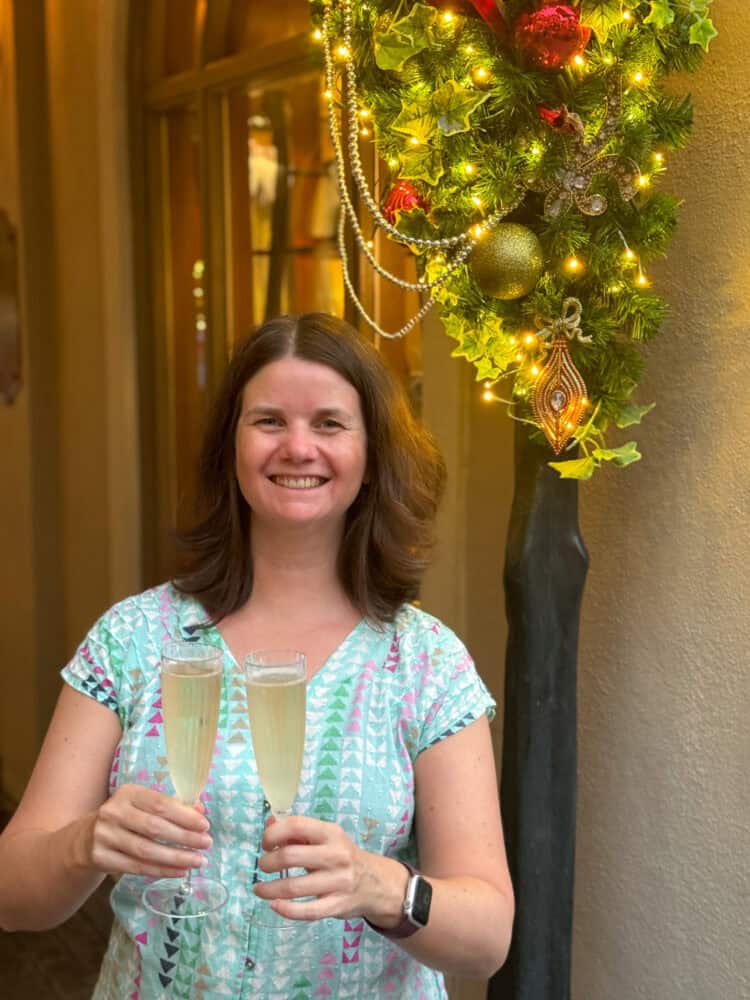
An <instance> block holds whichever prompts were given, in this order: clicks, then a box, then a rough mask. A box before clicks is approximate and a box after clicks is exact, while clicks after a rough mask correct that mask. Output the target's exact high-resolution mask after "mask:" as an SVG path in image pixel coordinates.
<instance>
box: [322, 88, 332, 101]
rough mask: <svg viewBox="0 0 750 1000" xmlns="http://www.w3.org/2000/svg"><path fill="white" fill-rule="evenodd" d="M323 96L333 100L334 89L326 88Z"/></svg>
mask: <svg viewBox="0 0 750 1000" xmlns="http://www.w3.org/2000/svg"><path fill="white" fill-rule="evenodd" d="M323 97H324V98H325V99H326V100H327V101H331V100H333V91H332V90H324V91H323Z"/></svg>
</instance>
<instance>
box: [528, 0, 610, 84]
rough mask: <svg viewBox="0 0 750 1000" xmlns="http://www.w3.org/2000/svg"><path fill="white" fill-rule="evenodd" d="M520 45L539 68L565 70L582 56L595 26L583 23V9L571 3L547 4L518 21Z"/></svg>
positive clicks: (531, 61)
mask: <svg viewBox="0 0 750 1000" xmlns="http://www.w3.org/2000/svg"><path fill="white" fill-rule="evenodd" d="M514 37H515V42H516V46H517V47H518V48H519V49H520V51H521V52H523V54H524V56H525V57H526V60H527V61H528V62H529V63H530V64H531V65H532V66H535V67H536V68H537V69H548V70H555V69H562V67H563V66H564V65H565V64H566V63H568V62H570V60H571V59H572V58H573V57H574V56H577V55H581V53H582V52H583V50H584V49H585V48H586V46H587V45H588V42H589V38H590V37H591V28H587V27H586V26H585V25H583V24H581V23H580V11H579V10H578V8H577V7H569V6H568V4H562V3H555V4H547V5H546V6H545V7H541V8H540V9H539V10H536V11H533V12H532V13H530V14H521V16H520V17H519V18H518V20H517V21H516V23H515V27H514Z"/></svg>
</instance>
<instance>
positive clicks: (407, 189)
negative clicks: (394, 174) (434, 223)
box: [383, 181, 430, 226]
mask: <svg viewBox="0 0 750 1000" xmlns="http://www.w3.org/2000/svg"><path fill="white" fill-rule="evenodd" d="M414 208H421V209H422V210H423V211H424V212H429V210H430V203H429V202H428V201H427V199H426V198H423V197H422V195H421V194H420V193H419V191H418V190H417V189H416V188H415V187H414V185H413V184H410V183H409V181H396V183H395V184H394V185H393V187H392V188H391V190H390V191H389V192H388V194H387V195H386V196H385V201H384V202H383V215H384V216H385V217H386V219H387V220H388V222H390V224H391V225H392V226H395V225H396V213H397V212H411V210H412V209H414Z"/></svg>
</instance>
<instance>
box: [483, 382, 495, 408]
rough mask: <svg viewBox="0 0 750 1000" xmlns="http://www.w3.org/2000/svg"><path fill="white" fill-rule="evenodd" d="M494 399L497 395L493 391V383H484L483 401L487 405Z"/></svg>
mask: <svg viewBox="0 0 750 1000" xmlns="http://www.w3.org/2000/svg"><path fill="white" fill-rule="evenodd" d="M494 398H495V394H494V392H493V391H492V383H491V382H485V383H484V392H483V393H482V399H483V400H484V401H485V403H491V402H492V400H493V399H494Z"/></svg>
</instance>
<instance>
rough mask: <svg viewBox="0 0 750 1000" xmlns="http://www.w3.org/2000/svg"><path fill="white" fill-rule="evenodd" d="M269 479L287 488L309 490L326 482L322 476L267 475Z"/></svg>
mask: <svg viewBox="0 0 750 1000" xmlns="http://www.w3.org/2000/svg"><path fill="white" fill-rule="evenodd" d="M269 479H270V480H271V482H272V483H275V484H276V486H283V487H285V488H286V489H288V490H311V489H314V488H315V487H316V486H322V485H323V484H324V483H327V482H328V480H327V479H325V478H324V477H323V476H269Z"/></svg>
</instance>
